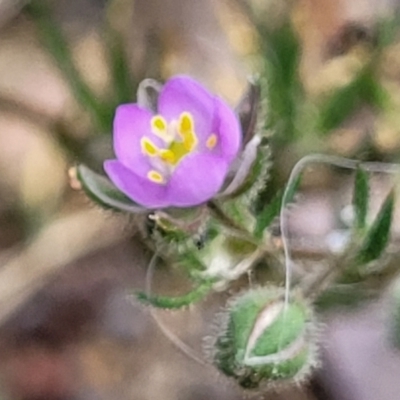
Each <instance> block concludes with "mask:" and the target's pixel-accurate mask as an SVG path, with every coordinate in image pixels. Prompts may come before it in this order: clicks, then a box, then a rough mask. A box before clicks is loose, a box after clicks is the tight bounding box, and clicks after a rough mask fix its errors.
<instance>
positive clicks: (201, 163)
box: [168, 154, 228, 207]
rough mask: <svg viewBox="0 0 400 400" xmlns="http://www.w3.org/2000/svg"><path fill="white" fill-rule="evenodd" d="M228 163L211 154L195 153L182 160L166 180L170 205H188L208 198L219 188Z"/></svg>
mask: <svg viewBox="0 0 400 400" xmlns="http://www.w3.org/2000/svg"><path fill="white" fill-rule="evenodd" d="M227 170H228V163H227V162H226V161H225V160H224V159H222V158H219V157H215V156H213V155H211V154H195V155H192V156H188V157H186V158H185V159H183V160H182V162H181V163H180V164H179V166H178V167H177V168H176V170H175V171H174V173H173V175H172V176H171V179H170V181H169V182H168V199H169V203H170V205H171V206H176V207H190V206H194V205H198V204H201V203H204V202H206V201H208V200H210V199H211V198H212V197H214V196H215V194H216V193H218V191H219V190H220V188H221V186H222V184H223V182H224V179H225V176H226V174H227Z"/></svg>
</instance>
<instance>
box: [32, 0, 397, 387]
mask: <svg viewBox="0 0 400 400" xmlns="http://www.w3.org/2000/svg"><path fill="white" fill-rule="evenodd" d="M26 10H27V12H28V13H29V16H30V17H31V18H32V19H33V20H34V21H35V22H36V25H37V26H38V30H39V33H41V34H42V37H43V41H44V43H45V44H46V45H47V48H48V50H49V52H50V53H51V54H52V55H53V57H54V59H55V61H56V62H57V63H58V65H59V67H60V69H61V71H62V72H63V74H64V76H65V78H66V81H67V82H69V84H70V87H71V91H72V93H73V94H74V95H75V98H76V99H77V101H78V102H79V104H81V105H82V106H83V108H84V109H85V110H86V111H87V112H88V113H89V114H90V116H91V117H92V120H93V131H96V132H99V133H101V134H102V135H101V136H100V137H101V139H102V140H103V139H104V140H105V142H106V143H108V142H110V141H111V140H110V137H109V135H108V133H112V143H113V146H112V147H113V154H107V155H104V154H100V151H98V152H97V153H96V152H95V154H94V156H95V157H93V154H92V153H91V152H90V149H91V146H90V140H89V141H88V142H89V143H81V142H76V141H77V140H78V139H73V137H74V135H71V136H70V137H69V140H65V139H66V138H65V137H64V136H60V138H61V139H62V140H60V142H61V145H62V146H64V147H65V148H66V150H67V152H68V153H69V154H72V155H73V156H74V157H75V159H76V158H79V163H78V165H77V166H76V167H74V172H75V177H76V179H77V181H76V182H75V184H76V183H78V184H79V185H76V186H80V188H81V189H82V190H83V191H84V192H85V193H86V195H87V196H88V197H89V198H90V199H91V200H92V201H93V202H95V203H96V204H98V205H99V206H101V207H103V208H106V209H108V210H112V211H115V212H118V213H119V214H122V215H124V216H126V217H127V218H129V219H133V220H134V221H135V224H136V226H137V227H139V229H138V231H139V232H141V233H142V236H143V243H144V244H145V245H147V246H148V247H149V248H150V249H151V251H152V252H153V257H152V259H151V260H150V262H149V275H148V277H149V278H151V274H152V272H153V270H154V268H155V267H156V266H157V263H158V262H160V263H162V264H163V265H164V266H167V267H174V268H177V269H179V270H180V271H183V273H185V274H186V275H187V278H188V280H189V281H190V288H191V289H190V290H188V291H186V292H182V293H181V294H180V295H177V296H165V295H159V294H157V293H156V292H154V291H153V290H152V285H151V279H148V280H147V287H146V288H143V290H142V291H137V292H135V296H136V298H137V299H138V300H139V301H140V302H141V303H142V304H144V305H146V306H148V307H150V309H151V310H154V309H158V308H161V309H169V310H180V309H183V308H186V307H188V306H192V305H195V304H196V303H198V302H200V301H202V300H204V299H205V298H206V297H208V296H212V295H213V294H214V293H216V292H223V293H225V294H226V297H228V298H229V299H228V300H227V301H226V304H225V306H224V307H223V308H222V310H220V312H218V313H217V315H216V316H215V321H214V322H213V323H212V331H213V334H212V335H211V336H209V337H207V339H206V340H205V346H204V347H205V352H204V353H205V354H204V355H202V356H200V355H198V354H193V352H192V351H191V350H190V348H188V346H187V345H185V343H183V342H182V341H181V340H180V339H179V338H178V337H177V336H176V335H174V334H173V333H172V332H171V331H169V330H168V328H167V327H165V326H164V325H163V326H162V329H163V331H164V333H166V335H167V336H168V337H169V338H170V339H172V340H173V342H174V343H175V344H176V345H177V346H178V347H180V348H181V349H182V350H184V351H185V352H186V353H188V354H190V355H191V356H192V357H193V358H194V359H196V360H197V361H200V362H202V363H204V364H205V365H207V366H208V365H209V366H211V365H213V366H214V367H215V368H216V370H218V371H220V373H221V374H222V375H225V376H226V377H228V378H229V379H231V380H232V381H235V382H236V383H237V384H238V385H239V386H240V387H242V388H244V389H245V390H248V391H255V390H260V389H263V390H264V389H265V390H268V389H269V388H271V387H273V388H274V387H276V386H279V385H286V384H290V383H299V382H302V381H304V380H305V379H306V378H308V377H310V376H311V374H312V371H313V370H314V369H315V368H317V367H318V365H319V364H320V363H321V360H320V359H319V356H318V354H319V352H318V347H319V346H320V344H319V343H320V341H319V337H318V336H319V335H320V334H321V331H322V329H323V328H322V326H323V325H321V324H320V323H319V322H318V321H319V316H320V315H321V314H322V313H323V312H324V311H325V310H326V309H327V308H329V307H333V306H346V307H348V306H350V305H351V306H355V305H357V304H360V303H362V302H365V301H367V300H369V299H371V298H374V297H376V296H377V295H378V294H379V293H381V291H382V288H384V287H385V285H386V284H387V283H388V282H390V281H391V280H392V279H393V278H394V277H395V276H396V274H397V273H398V269H397V268H394V267H393V265H392V264H391V263H390V262H389V260H390V257H389V255H390V253H395V252H396V248H395V246H392V245H391V244H392V243H393V240H392V241H391V240H390V239H391V235H392V231H393V229H392V220H393V216H394V212H395V205H396V186H397V185H396V181H395V180H393V181H391V183H390V184H389V185H388V189H387V193H385V196H384V199H383V200H382V201H381V203H380V204H379V206H378V207H376V206H374V207H373V204H372V203H375V201H370V198H371V197H372V196H371V195H370V192H371V180H372V178H374V179H375V178H376V176H378V178H379V179H380V180H382V178H383V177H384V176H392V177H393V176H394V177H398V174H399V173H400V167H399V166H397V165H395V164H383V163H373V162H369V163H365V162H361V161H357V160H351V159H346V158H341V157H336V156H327V155H320V154H311V155H307V156H305V157H303V158H301V157H298V158H300V161H298V162H297V163H296V164H295V166H294V167H293V169H292V172H291V173H290V176H289V178H288V180H287V181H286V182H285V183H284V184H282V183H281V182H280V181H279V179H276V175H277V174H276V171H277V167H276V166H275V164H277V163H275V161H276V160H279V161H282V159H283V158H284V157H285V154H286V152H287V154H290V152H289V151H287V150H288V149H290V146H292V145H293V144H294V143H297V144H298V143H299V142H301V141H303V144H304V143H306V142H305V141H306V140H308V139H310V134H314V133H315V132H318V134H315V136H314V137H312V140H313V142H315V143H317V144H318V143H320V142H321V138H322V137H323V136H324V135H328V133H330V132H331V130H332V129H334V128H337V127H339V126H340V124H341V123H342V122H343V121H344V120H345V119H346V118H347V116H349V115H350V114H351V113H352V112H353V111H355V110H356V109H357V107H359V106H360V105H363V104H364V103H365V104H369V105H371V106H374V107H377V108H378V109H383V108H384V107H385V106H386V105H387V101H388V98H387V96H386V93H385V91H384V89H383V86H382V85H380V83H379V81H378V80H377V79H376V74H377V72H376V70H377V68H375V67H376V65H380V64H379V63H378V62H377V59H378V58H379V57H380V56H381V54H382V52H383V51H384V49H385V46H387V43H389V42H390V40H386V39H387V37H386V36H388V35H386V36H385V37H386V39H385V40H384V41H383V40H378V41H377V49H376V51H375V52H374V54H373V56H372V57H371V60H370V62H368V63H367V65H366V66H365V68H362V70H361V71H360V73H359V75H356V76H355V77H354V79H353V80H352V81H351V82H350V83H349V85H347V86H345V87H344V88H341V89H338V90H337V91H332V94H331V95H330V96H327V97H324V98H323V99H322V100H321V101H316V100H315V99H313V100H310V99H309V98H308V97H307V95H306V93H305V90H304V88H303V86H302V83H301V80H300V76H299V74H298V60H299V57H300V44H299V42H298V40H297V38H296V35H295V33H294V30H293V29H292V26H291V24H290V23H289V19H286V20H285V21H284V23H283V24H281V25H280V26H278V27H276V28H275V29H271V30H269V29H267V27H265V25H264V20H263V19H260V18H257V14H253V15H252V21H254V25H255V26H254V29H255V30H256V31H257V33H258V34H259V36H260V38H261V40H260V53H261V54H260V58H261V61H262V62H261V63H260V66H261V68H260V71H259V72H260V77H259V78H257V79H254V80H253V81H252V82H250V83H249V85H248V90H247V91H246V93H244V95H243V98H242V100H241V101H240V103H239V104H238V105H237V106H236V107H235V108H231V107H230V106H229V105H228V103H227V102H225V101H224V99H222V98H221V97H220V96H218V95H217V94H213V93H211V92H210V91H209V90H208V89H207V88H206V87H205V86H203V85H202V84H201V83H200V82H198V81H196V80H194V79H193V78H192V77H189V76H184V75H180V76H173V77H171V78H169V79H168V80H167V81H166V82H164V83H160V82H157V81H156V80H153V79H144V80H142V81H141V82H140V80H141V79H138V77H137V76H136V77H135V79H133V77H132V76H130V73H129V68H128V67H127V66H128V64H129V63H128V61H127V60H126V54H125V53H124V51H123V48H122V47H120V46H112V48H109V49H108V50H109V51H108V54H109V57H110V58H109V64H110V74H111V75H112V77H113V79H112V81H113V82H114V85H113V87H112V88H110V93H112V94H113V95H112V96H110V98H106V99H101V98H99V97H98V96H96V95H94V94H93V92H92V91H91V90H90V88H89V87H88V85H87V84H86V83H85V81H84V80H83V79H82V77H81V76H80V74H79V72H78V70H77V69H76V68H75V66H74V63H73V57H72V56H71V54H70V52H69V48H68V45H67V43H66V41H65V40H64V38H63V35H62V33H61V32H60V30H59V29H58V26H57V24H55V23H54V22H52V20H51V18H50V13H49V9H48V7H46V3H45V2H41V1H32V2H31V3H30V4H29V5H28V7H27V8H26ZM392 25H393V24H392ZM384 31H385V32H386V33H388V32H389V31H391V30H389V31H388V30H384ZM114 33H115V32H114ZM118 43H119V41H118ZM149 48H150V46H149ZM150 58H151V57H150ZM158 67H159V66H158ZM153 76H154V75H153ZM134 88H137V95H136V98H135V95H134V92H135V91H134ZM128 89H129V90H128ZM110 99H111V100H110ZM271 132H272V134H271ZM96 139H97V140H98V139H99V136H98V137H96ZM93 141H95V140H94V139H93ZM322 141H324V140H322ZM313 144H314V143H313ZM303 147H304V146H303ZM303 153H304V152H303ZM355 158H356V157H355ZM93 160H94V161H93ZM294 161H295V160H294ZM309 166H312V167H314V168H315V167H317V168H318V169H319V168H321V167H322V166H325V167H326V166H329V167H330V168H331V170H332V171H333V170H335V171H339V170H340V171H342V175H341V179H343V180H344V178H343V177H344V176H345V177H346V182H347V183H348V182H349V179H350V180H351V181H352V184H353V189H352V192H353V193H352V199H351V200H349V201H348V203H349V204H348V208H349V209H350V210H351V213H350V214H351V218H347V220H346V221H345V222H343V223H342V226H341V245H340V246H339V247H338V248H336V250H335V251H327V249H325V248H322V250H321V248H317V247H318V246H315V248H312V249H311V250H312V251H309V249H306V248H302V247H301V245H302V244H303V243H302V241H301V240H300V241H299V246H300V247H299V246H292V242H291V240H290V236H291V235H290V229H289V228H290V226H289V223H288V221H289V219H290V214H289V213H288V212H287V210H288V208H289V207H290V205H291V204H292V203H296V200H297V199H298V197H299V196H301V193H302V188H303V187H302V177H303V176H304V173H305V172H307V171H308V167H309ZM343 172H345V173H343ZM349 177H351V178H349ZM373 200H375V199H373ZM374 208H375V209H374ZM376 208H377V209H376ZM373 209H374V210H373ZM132 216H133V218H132ZM309 218H310V221H311V222H312V218H314V215H310V216H309ZM315 218H318V216H316V217H315ZM315 249H317V250H318V251H319V252H315V251H314V250H315ZM258 275H261V278H260V277H259V276H258ZM186 287H187V286H186ZM399 298H400V296H399V286H398V285H396V286H395V288H394V289H393V296H392V303H391V307H392V312H391V314H390V315H391V321H390V323H388V326H390V329H391V330H390V334H388V337H390V338H391V339H392V343H393V344H394V345H396V346H398V347H399V346H400V345H399V343H400V339H399V337H400V334H399V332H400V323H399V321H400V317H399V315H400V311H399V310H400V301H399ZM160 326H161V325H160Z"/></svg>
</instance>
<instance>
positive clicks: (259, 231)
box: [254, 175, 301, 239]
mask: <svg viewBox="0 0 400 400" xmlns="http://www.w3.org/2000/svg"><path fill="white" fill-rule="evenodd" d="M300 181H301V176H300V175H299V176H298V177H297V179H296V180H294V181H293V184H292V185H291V187H290V188H289V192H288V194H287V198H286V204H284V206H286V205H287V204H288V203H290V202H292V201H293V199H294V196H295V194H296V192H297V189H298V188H299V185H300ZM284 193H285V190H281V191H279V192H277V193H276V194H275V196H274V197H273V198H272V200H271V201H270V202H269V203H268V204H267V205H266V206H265V207H264V208H263V209H262V210H261V212H260V214H258V215H257V221H256V226H255V228H254V236H255V237H256V238H258V239H261V237H262V235H263V232H264V230H265V229H266V228H268V226H269V225H270V224H271V223H272V221H273V220H274V219H275V218H276V217H277V216H278V215H279V213H280V211H281V207H282V202H283V196H284Z"/></svg>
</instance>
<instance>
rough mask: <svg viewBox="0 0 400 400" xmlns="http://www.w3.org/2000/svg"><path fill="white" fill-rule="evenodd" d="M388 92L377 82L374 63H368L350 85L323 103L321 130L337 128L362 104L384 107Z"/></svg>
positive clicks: (337, 91)
mask: <svg viewBox="0 0 400 400" xmlns="http://www.w3.org/2000/svg"><path fill="white" fill-rule="evenodd" d="M386 102H387V94H386V92H385V91H384V89H383V87H382V86H381V85H380V84H379V83H378V82H377V79H376V76H375V72H374V69H373V66H372V65H367V66H366V67H365V68H364V69H362V70H361V71H360V72H359V74H358V76H357V77H356V78H355V79H354V80H353V81H352V82H350V83H349V84H348V85H346V86H344V87H342V88H340V89H337V90H336V91H334V92H333V94H332V95H331V96H330V97H329V98H328V99H327V100H326V101H325V102H324V103H323V104H322V106H321V107H320V111H319V122H318V125H319V130H320V131H321V133H328V132H330V131H331V130H332V129H335V128H337V127H338V126H339V125H340V124H341V123H342V122H343V121H344V120H345V119H346V118H347V117H348V116H350V115H351V114H352V113H353V112H354V111H355V110H356V109H357V108H358V107H359V106H361V105H362V104H369V105H371V106H374V107H378V108H382V107H384V105H385V104H386Z"/></svg>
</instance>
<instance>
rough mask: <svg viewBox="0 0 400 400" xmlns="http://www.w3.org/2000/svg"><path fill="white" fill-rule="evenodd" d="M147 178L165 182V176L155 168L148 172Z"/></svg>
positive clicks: (156, 181)
mask: <svg viewBox="0 0 400 400" xmlns="http://www.w3.org/2000/svg"><path fill="white" fill-rule="evenodd" d="M147 178H149V179H150V180H151V181H152V182H155V183H164V178H163V176H162V175H161V174H160V173H159V172H157V171H154V170H151V171H149V172H148V173H147Z"/></svg>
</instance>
